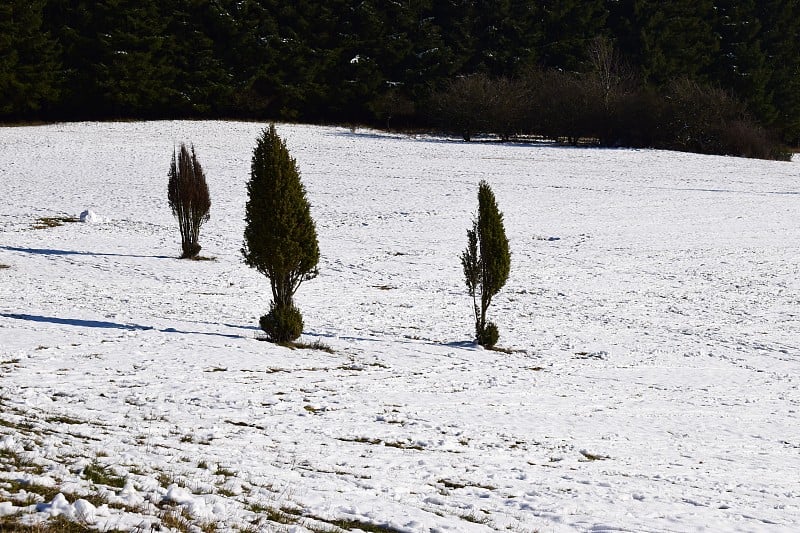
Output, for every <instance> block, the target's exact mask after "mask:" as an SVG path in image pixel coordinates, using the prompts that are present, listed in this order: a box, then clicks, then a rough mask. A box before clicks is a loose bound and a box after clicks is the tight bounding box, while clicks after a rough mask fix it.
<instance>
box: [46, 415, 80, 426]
mask: <svg viewBox="0 0 800 533" xmlns="http://www.w3.org/2000/svg"><path fill="white" fill-rule="evenodd" d="M45 420H47V421H48V422H52V423H55V424H69V425H73V426H77V425H80V424H83V420H78V419H77V418H72V417H69V416H65V415H57V416H51V417H49V418H46V419H45Z"/></svg>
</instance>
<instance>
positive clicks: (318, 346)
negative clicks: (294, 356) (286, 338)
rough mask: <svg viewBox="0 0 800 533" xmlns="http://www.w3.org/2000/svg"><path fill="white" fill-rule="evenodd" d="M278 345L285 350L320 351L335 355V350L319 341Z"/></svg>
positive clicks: (281, 343)
mask: <svg viewBox="0 0 800 533" xmlns="http://www.w3.org/2000/svg"><path fill="white" fill-rule="evenodd" d="M278 345H279V346H283V347H284V348H291V349H292V350H319V351H321V352H326V353H335V352H334V350H333V348H331V347H330V346H328V345H327V344H325V343H324V342H322V341H320V340H319V339H317V340H315V341H314V342H280V343H278Z"/></svg>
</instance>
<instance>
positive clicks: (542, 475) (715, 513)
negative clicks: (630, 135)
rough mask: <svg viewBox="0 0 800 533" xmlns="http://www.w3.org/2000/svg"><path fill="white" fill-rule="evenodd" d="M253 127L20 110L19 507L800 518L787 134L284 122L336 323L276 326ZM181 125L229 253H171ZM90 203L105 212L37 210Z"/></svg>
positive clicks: (383, 522)
mask: <svg viewBox="0 0 800 533" xmlns="http://www.w3.org/2000/svg"><path fill="white" fill-rule="evenodd" d="M262 128H263V125H259V124H255V123H237V122H150V123H104V124H97V123H77V124H55V125H45V126H31V127H14V128H0V182H2V184H3V187H2V202H3V206H4V207H3V209H2V213H0V264H2V265H4V266H6V267H7V268H2V269H0V277H1V278H2V283H0V405H1V406H2V410H0V422H1V423H0V451H2V453H0V465H2V466H0V516H2V515H8V514H13V513H21V515H20V516H23V517H24V518H23V519H25V520H33V521H35V520H43V519H46V518H47V517H50V516H55V515H57V514H63V515H65V516H67V517H70V518H72V519H74V520H78V521H82V522H84V523H87V524H89V525H91V526H92V527H95V528H97V529H98V530H101V531H102V530H107V529H123V530H124V529H137V530H140V531H144V530H149V529H148V528H149V527H150V525H151V524H155V525H157V524H158V523H159V521H160V520H161V519H163V515H159V510H160V509H163V508H165V506H166V507H173V508H175V509H178V510H181V512H183V516H185V517H187V518H186V519H187V520H190V521H192V522H193V523H195V524H207V523H216V524H217V525H218V526H219V528H220V530H233V529H234V528H244V527H252V528H255V529H257V530H273V529H274V528H277V527H278V524H276V523H274V522H270V521H269V520H268V519H267V515H266V513H265V511H264V509H277V510H281V511H282V512H284V513H286V516H288V517H291V518H292V520H294V523H293V525H291V526H288V527H289V528H290V529H287V530H291V531H307V530H309V529H310V528H312V527H316V528H319V527H321V526H324V525H325V524H326V523H327V524H330V523H332V522H334V521H336V520H339V521H342V520H351V521H353V522H352V523H368V524H373V525H377V526H381V527H384V528H388V529H391V530H397V531H407V532H429V531H459V532H460V531H475V532H478V531H491V530H503V531H518V532H526V531H543V532H545V531H546V532H561V531H699V530H706V531H796V530H797V527H798V524H800V481H798V472H800V423H798V422H800V420H798V418H799V417H798V410H800V391H799V390H798V385H799V384H800V378H798V376H800V357H799V356H800V273H799V272H798V265H799V264H800V224H798V220H797V213H798V212H800V180H798V178H799V177H800V164H798V162H797V161H796V160H795V161H794V162H790V163H786V162H767V161H756V160H745V159H735V158H725V157H712V156H702V155H693V154H680V153H671V152H664V151H652V150H600V149H573V148H561V147H553V146H541V145H516V144H498V143H489V142H483V143H462V142H455V141H452V140H449V139H442V138H435V137H403V136H396V135H389V134H383V133H378V132H372V131H367V130H360V131H355V132H352V131H350V130H347V129H341V128H323V127H310V126H298V125H279V127H278V130H279V133H280V134H281V135H282V136H285V137H286V139H287V142H288V147H289V149H290V151H291V153H292V155H293V156H294V157H295V158H296V159H297V162H298V165H299V167H300V170H301V174H302V178H303V181H304V183H305V185H306V188H307V190H308V197H309V200H310V202H311V204H312V215H313V217H314V218H315V220H316V223H317V229H318V233H319V238H320V248H321V254H322V259H321V263H320V275H319V277H318V278H317V279H315V280H312V281H309V282H307V283H305V284H304V285H303V286H301V288H300V290H299V292H298V294H297V303H298V305H299V307H300V309H301V310H302V311H303V314H304V318H305V331H304V334H303V337H302V340H303V341H304V342H308V343H313V342H316V341H319V342H321V343H324V344H325V345H327V346H329V347H330V348H332V349H333V353H327V352H325V351H321V350H291V349H289V348H284V347H279V346H275V345H272V344H270V343H267V342H261V341H259V340H258V339H257V337H258V334H259V331H258V327H257V324H258V318H259V316H260V315H262V314H264V313H265V312H266V311H267V310H268V308H269V284H268V281H267V280H266V279H265V278H264V277H262V276H260V275H259V274H258V273H257V272H255V271H253V270H251V269H249V268H247V267H246V266H245V265H244V264H243V262H242V259H241V254H240V249H241V246H242V235H243V229H244V222H243V217H244V205H245V200H246V189H245V184H246V181H247V179H248V174H249V166H250V158H251V153H252V147H253V145H254V143H255V140H256V137H257V135H258V134H259V131H260V130H261V129H262ZM181 141H186V142H192V143H194V145H195V146H196V147H197V155H198V158H199V159H200V161H201V163H202V164H203V167H204V169H205V170H206V174H207V179H208V183H209V188H210V192H211V199H212V208H211V219H210V221H209V222H208V223H207V224H206V225H205V226H204V227H203V230H202V232H201V236H200V244H201V245H202V246H203V255H205V256H206V257H207V258H210V259H212V260H210V261H187V260H180V259H178V256H179V255H180V235H179V233H178V229H177V223H176V222H175V221H174V219H173V217H172V214H171V212H170V209H169V206H168V204H167V200H166V185H167V170H168V167H169V159H170V156H171V154H172V151H173V147H174V146H175V145H176V144H177V143H179V142H181ZM795 159H796V158H795ZM56 170H57V171H56ZM481 179H486V180H487V181H488V182H489V183H490V184H491V186H492V188H493V190H494V192H495V195H496V196H497V201H498V205H499V206H500V209H501V210H502V211H503V213H504V216H505V224H506V230H507V234H508V237H509V241H510V245H511V251H512V271H511V276H510V278H509V280H508V283H507V285H506V287H505V288H504V289H503V291H501V292H500V294H499V295H498V296H497V297H496V299H495V301H494V303H493V306H492V308H490V311H489V312H490V318H491V320H493V321H494V322H496V323H497V324H498V326H499V328H500V335H501V337H500V342H499V345H500V346H502V347H503V348H507V349H508V351H509V352H510V353H502V352H496V351H486V350H483V349H480V348H478V347H476V346H475V345H474V344H472V343H471V342H470V341H471V335H472V317H471V301H470V299H469V297H468V296H467V293H466V287H465V284H464V281H463V276H462V271H461V265H460V263H459V259H458V256H459V254H460V253H461V251H462V249H463V248H464V247H465V246H466V230H467V228H469V227H470V223H471V219H472V217H473V216H474V212H475V209H476V206H477V196H476V194H477V184H478V182H479V181H480V180H481ZM87 205H91V206H102V215H103V220H104V221H105V222H104V223H103V224H75V223H64V224H63V225H60V226H57V227H51V228H46V229H36V228H35V222H36V220H37V219H39V218H41V217H75V216H76V215H77V214H78V213H80V212H81V211H83V210H85V209H86V206H87ZM92 214H93V213H92ZM89 215H90V212H87V217H86V219H87V221H88V219H89ZM94 216H96V215H94ZM81 218H84V217H81ZM92 218H94V217H92ZM92 465H93V466H92ZM90 466H92V469H93V470H95V471H96V470H97V469H101V470H102V471H103V472H105V473H106V474H108V475H109V476H111V477H112V478H113V479H118V480H120V482H119V483H113V482H112V481H103V480H98V479H94V480H92V479H90V478H91V476H90V475H89V474H88V472H89V471H90V470H91V469H90ZM37 487H55V488H56V489H55V490H60V491H61V493H60V494H58V496H55V498H53V497H52V496H49V497H47V499H42V498H41V496H39V497H38V500H37V498H33V503H32V501H31V498H30V497H29V496H30V495H31V494H32V493H34V492H35V489H36V488H37ZM98 494H100V495H103V498H104V500H103V501H105V502H106V503H105V504H100V502H99V501H96V500H94V499H92V498H91V497H90V496H93V495H95V496H96V495H98ZM90 501H91V502H93V503H90ZM153 527H156V526H153Z"/></svg>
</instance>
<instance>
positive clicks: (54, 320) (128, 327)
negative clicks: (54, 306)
mask: <svg viewBox="0 0 800 533" xmlns="http://www.w3.org/2000/svg"><path fill="white" fill-rule="evenodd" d="M0 316H2V317H5V318H13V319H15V320H27V321H30V322H39V323H47V324H57V325H60V326H75V327H82V328H98V329H119V330H123V331H158V332H161V333H179V334H182V335H209V336H212V337H224V338H226V339H245V338H247V337H244V336H242V335H231V334H227V333H209V332H207V331H182V330H179V329H175V328H164V329H157V328H154V327H153V326H140V325H138V324H120V323H118V322H108V321H105V320H82V319H76V318H60V317H54V316H42V315H29V314H24V313H0Z"/></svg>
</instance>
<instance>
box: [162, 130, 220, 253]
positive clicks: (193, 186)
mask: <svg viewBox="0 0 800 533" xmlns="http://www.w3.org/2000/svg"><path fill="white" fill-rule="evenodd" d="M167 198H168V200H169V206H170V208H172V214H173V215H175V218H176V219H178V227H179V229H180V232H181V248H182V249H183V255H182V256H181V258H182V259H192V258H195V257H197V254H199V253H200V248H201V246H200V244H199V240H200V226H202V225H203V223H204V222H206V221H207V220H208V219H209V214H208V212H209V210H210V209H211V197H210V196H209V194H208V184H207V183H206V176H205V174H204V173H203V168H202V167H201V166H200V163H199V162H198V161H197V155H196V154H195V152H194V146H192V151H191V153H189V150H188V149H187V148H186V145H185V144H183V143H181V150H180V152H179V154H178V155H177V157H176V154H175V152H172V164H171V165H170V167H169V183H168V184H167Z"/></svg>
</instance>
